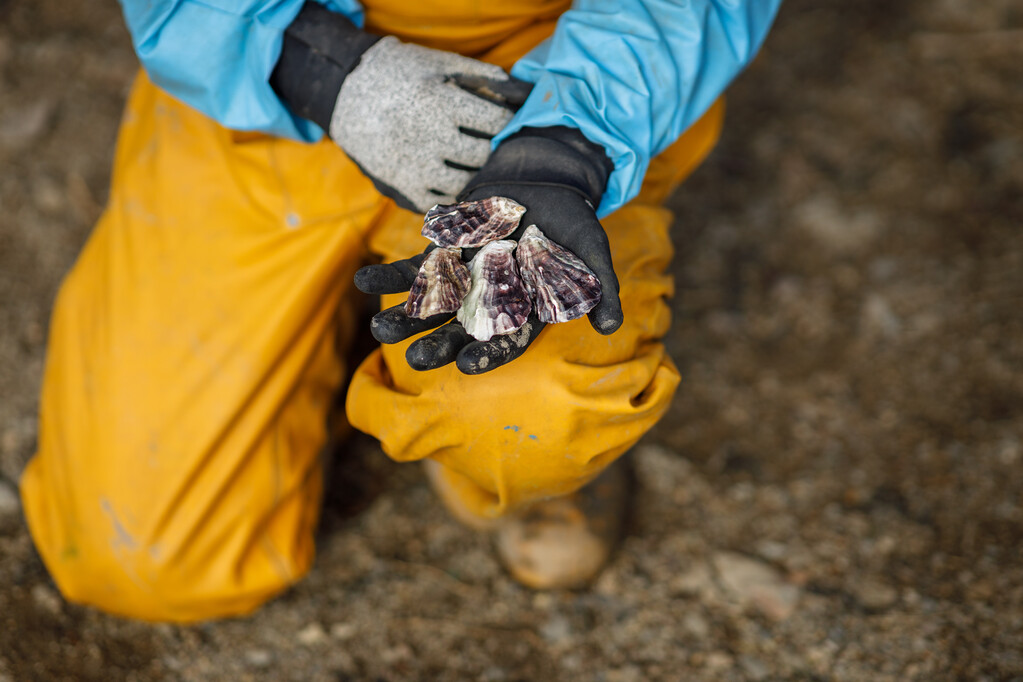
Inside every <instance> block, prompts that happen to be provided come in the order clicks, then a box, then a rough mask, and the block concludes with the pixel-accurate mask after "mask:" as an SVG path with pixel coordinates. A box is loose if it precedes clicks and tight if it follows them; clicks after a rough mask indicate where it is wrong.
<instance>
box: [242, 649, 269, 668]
mask: <svg viewBox="0 0 1023 682" xmlns="http://www.w3.org/2000/svg"><path fill="white" fill-rule="evenodd" d="M272 660H273V656H272V655H271V654H270V652H269V651H267V650H266V649H249V650H248V651H246V652H245V663H246V664H247V665H248V666H249V667H251V668H265V667H267V666H268V665H270V662H271V661H272Z"/></svg>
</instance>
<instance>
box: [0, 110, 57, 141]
mask: <svg viewBox="0 0 1023 682" xmlns="http://www.w3.org/2000/svg"><path fill="white" fill-rule="evenodd" d="M52 115H53V102H50V101H48V100H38V101H36V102H32V103H31V104H27V105H24V106H20V107H11V108H9V109H8V110H7V111H6V112H5V113H4V114H3V115H2V116H0V146H2V147H8V148H10V149H24V148H26V147H28V146H29V145H31V144H32V143H33V142H35V141H36V139H37V138H38V137H39V136H40V135H42V134H43V132H44V131H45V129H46V126H47V124H48V123H49V121H50V118H51V116H52Z"/></svg>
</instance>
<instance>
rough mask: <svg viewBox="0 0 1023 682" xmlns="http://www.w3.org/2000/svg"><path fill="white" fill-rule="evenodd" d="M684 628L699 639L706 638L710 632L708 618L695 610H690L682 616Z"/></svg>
mask: <svg viewBox="0 0 1023 682" xmlns="http://www.w3.org/2000/svg"><path fill="white" fill-rule="evenodd" d="M682 628H683V629H684V630H685V631H686V632H688V633H689V634H691V635H692V636H693V637H696V638H697V639H704V638H706V637H707V635H709V634H710V625H708V624H707V619H706V618H704V617H703V616H701V615H700V614H699V613H696V612H695V611H689V612H687V613H686V614H685V615H684V616H682Z"/></svg>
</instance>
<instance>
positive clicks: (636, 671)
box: [607, 665, 646, 682]
mask: <svg viewBox="0 0 1023 682" xmlns="http://www.w3.org/2000/svg"><path fill="white" fill-rule="evenodd" d="M644 679H646V678H645V677H644V675H643V670H642V669H641V668H639V667H637V666H634V665H627V666H625V667H624V668H616V669H614V670H609V671H607V682H641V681H642V680H644Z"/></svg>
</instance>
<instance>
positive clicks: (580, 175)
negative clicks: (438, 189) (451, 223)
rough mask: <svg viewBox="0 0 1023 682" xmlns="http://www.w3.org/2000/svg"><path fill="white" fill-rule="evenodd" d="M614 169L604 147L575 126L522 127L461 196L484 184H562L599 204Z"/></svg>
mask: <svg viewBox="0 0 1023 682" xmlns="http://www.w3.org/2000/svg"><path fill="white" fill-rule="evenodd" d="M613 170H614V164H612V163H611V160H610V159H609V158H608V156H607V153H606V152H605V151H604V148H603V147H602V146H600V145H598V144H596V143H593V142H590V141H589V140H588V139H586V137H585V136H584V135H583V134H582V133H581V132H580V131H579V130H576V129H575V128H568V127H565V126H553V127H549V128H523V129H522V130H520V131H519V132H517V133H515V134H514V135H512V136H511V137H509V138H507V139H506V140H504V141H503V142H502V143H501V144H500V145H498V147H497V149H495V150H494V152H493V153H492V154H491V155H490V158H489V159H487V162H486V164H485V165H484V166H483V168H481V169H480V170H479V172H478V173H476V175H475V176H474V177H473V179H472V180H471V181H470V182H469V185H468V186H467V187H466V188H465V189H464V190H463V191H462V193H461V195H459V200H464V197H466V196H467V195H468V194H469V193H470V192H472V191H473V190H476V189H480V188H481V187H483V186H485V185H515V184H529V185H561V186H564V187H567V188H569V189H573V190H575V191H577V192H579V193H580V194H582V195H583V196H584V197H586V198H587V200H588V201H589V202H590V203H591V204H592V205H593V206H598V205H599V204H600V200H601V198H602V197H603V196H604V189H605V188H606V187H607V178H608V176H610V175H611V171H613Z"/></svg>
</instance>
